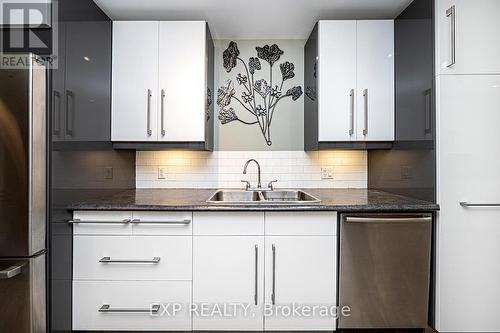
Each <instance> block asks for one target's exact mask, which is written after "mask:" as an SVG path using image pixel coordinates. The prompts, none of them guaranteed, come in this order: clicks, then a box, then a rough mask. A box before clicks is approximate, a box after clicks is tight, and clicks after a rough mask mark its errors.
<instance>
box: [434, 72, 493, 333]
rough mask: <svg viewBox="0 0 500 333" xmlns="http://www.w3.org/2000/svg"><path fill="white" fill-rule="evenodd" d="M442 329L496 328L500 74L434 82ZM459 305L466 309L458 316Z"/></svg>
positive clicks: (444, 77)
mask: <svg viewBox="0 0 500 333" xmlns="http://www.w3.org/2000/svg"><path fill="white" fill-rule="evenodd" d="M438 88H439V89H440V95H439V101H438V124H439V128H438V132H437V133H438V134H439V136H438V156H439V158H438V161H439V164H438V180H439V181H438V184H439V185H438V203H439V205H440V207H441V210H440V211H439V214H438V221H437V235H438V242H437V265H438V268H437V290H436V296H437V297H436V298H437V299H436V301H437V303H436V316H437V318H436V319H437V321H436V324H437V327H436V329H438V330H439V332H499V331H500V316H499V315H498V313H499V312H500V305H499V303H498V296H499V295H500V284H499V282H498V281H500V261H499V260H498V255H497V254H498V253H500V242H499V241H498V240H499V239H500V223H499V222H500V208H498V207H474V208H473V207H471V208H464V207H462V206H461V205H460V204H459V202H461V201H468V202H470V203H491V204H494V203H496V204H498V203H500V187H499V186H498V185H499V184H500V156H499V154H498V143H499V142H500V131H498V124H499V123H500V112H499V110H500V75H485V76H473V75H442V76H440V77H439V79H438ZM464 304H478V306H472V307H468V310H467V315H466V316H464V315H463V307H464Z"/></svg>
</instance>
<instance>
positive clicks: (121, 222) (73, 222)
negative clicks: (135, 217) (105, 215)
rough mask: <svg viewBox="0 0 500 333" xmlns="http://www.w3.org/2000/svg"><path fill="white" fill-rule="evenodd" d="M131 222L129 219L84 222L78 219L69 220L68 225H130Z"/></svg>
mask: <svg viewBox="0 0 500 333" xmlns="http://www.w3.org/2000/svg"><path fill="white" fill-rule="evenodd" d="M131 221H132V220H130V219H124V220H121V221H85V220H80V219H74V220H69V221H68V223H69V224H77V223H83V224H127V223H130V222H131Z"/></svg>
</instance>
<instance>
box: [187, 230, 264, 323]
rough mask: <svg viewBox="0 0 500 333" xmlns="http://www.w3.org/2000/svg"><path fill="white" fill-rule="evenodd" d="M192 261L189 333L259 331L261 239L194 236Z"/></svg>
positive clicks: (261, 288)
mask: <svg viewBox="0 0 500 333" xmlns="http://www.w3.org/2000/svg"><path fill="white" fill-rule="evenodd" d="M234 223H237V222H234ZM193 258H194V261H193V282H194V283H193V306H197V307H198V309H199V311H198V312H194V311H193V330H234V331H244V330H245V331H246V330H255V331H261V330H263V328H264V318H263V308H264V306H263V301H264V290H263V289H264V236H194V240H193ZM204 307H206V308H207V309H208V311H206V312H202V309H203V308H204ZM217 307H220V309H221V311H222V313H219V312H217V311H216V310H217ZM226 309H227V310H226ZM224 312H226V313H224Z"/></svg>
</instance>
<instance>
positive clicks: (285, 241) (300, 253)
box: [264, 236, 337, 331]
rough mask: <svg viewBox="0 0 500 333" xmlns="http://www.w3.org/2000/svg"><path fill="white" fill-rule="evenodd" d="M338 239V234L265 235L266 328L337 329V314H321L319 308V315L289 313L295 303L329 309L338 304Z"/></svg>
mask: <svg viewBox="0 0 500 333" xmlns="http://www.w3.org/2000/svg"><path fill="white" fill-rule="evenodd" d="M335 239H336V238H335V236H269V237H268V236H266V279H265V281H266V282H265V283H266V296H265V302H266V316H265V319H264V322H265V329H266V330H273V331H289V330H293V331H297V330H298V331H309V330H313V331H314V330H316V331H317V330H330V331H332V330H334V329H335V318H334V317H333V316H322V315H321V314H320V312H319V311H317V312H316V315H313V314H307V313H306V312H299V314H300V315H296V314H295V315H294V314H293V312H292V314H289V313H288V309H293V306H294V304H295V305H296V306H302V307H305V306H309V307H311V308H312V307H313V306H321V307H327V308H328V309H331V308H332V307H334V306H335V305H336V300H337V293H336V290H337V282H336V278H337V264H336V260H337V254H336V252H337V251H336V250H337V249H336V245H335V244H336V241H335ZM303 310H304V308H302V310H301V311H303Z"/></svg>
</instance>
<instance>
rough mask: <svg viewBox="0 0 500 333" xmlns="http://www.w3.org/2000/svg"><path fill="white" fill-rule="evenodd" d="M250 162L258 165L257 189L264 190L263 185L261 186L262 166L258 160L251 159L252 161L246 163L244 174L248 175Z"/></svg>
mask: <svg viewBox="0 0 500 333" xmlns="http://www.w3.org/2000/svg"><path fill="white" fill-rule="evenodd" d="M250 162H255V164H257V182H258V183H257V188H259V189H260V188H262V185H261V184H260V164H259V162H257V161H256V160H254V159H251V160H248V161H247V162H246V163H245V166H244V167H243V174H244V175H246V174H247V167H248V164H250ZM248 187H249V186H248V185H247V189H248Z"/></svg>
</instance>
